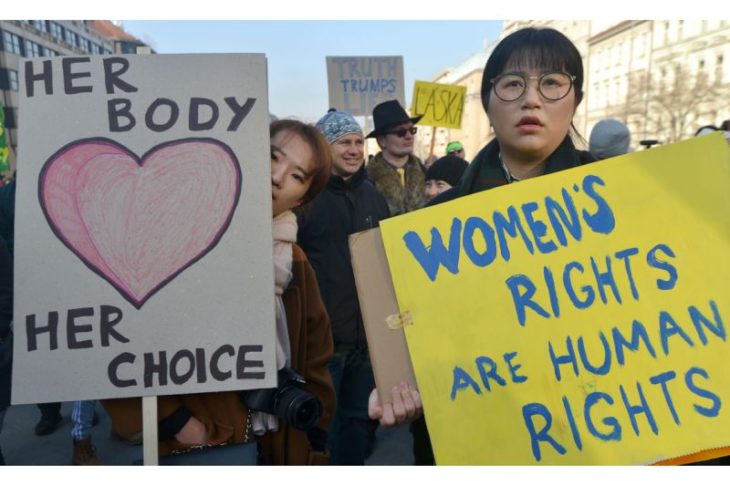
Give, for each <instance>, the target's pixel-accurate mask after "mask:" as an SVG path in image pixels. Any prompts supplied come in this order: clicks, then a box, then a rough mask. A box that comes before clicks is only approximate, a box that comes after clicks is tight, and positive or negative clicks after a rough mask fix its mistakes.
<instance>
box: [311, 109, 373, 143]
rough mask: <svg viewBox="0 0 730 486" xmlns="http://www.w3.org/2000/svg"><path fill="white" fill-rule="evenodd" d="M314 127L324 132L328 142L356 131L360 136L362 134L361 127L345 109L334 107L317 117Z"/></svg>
mask: <svg viewBox="0 0 730 486" xmlns="http://www.w3.org/2000/svg"><path fill="white" fill-rule="evenodd" d="M316 127H317V128H319V131H321V132H322V133H323V134H324V136H325V137H326V138H327V141H328V142H329V143H330V144H332V143H334V142H335V141H336V140H337V139H339V138H342V137H344V136H345V135H347V134H349V133H357V134H359V135H360V136H362V134H363V133H362V128H360V125H358V123H357V122H356V121H355V119H354V118H353V117H352V115H350V114H349V113H347V112H346V111H337V110H336V109H334V108H330V110H329V111H328V112H327V114H326V115H325V116H323V117H322V118H320V119H319V121H318V122H317V124H316Z"/></svg>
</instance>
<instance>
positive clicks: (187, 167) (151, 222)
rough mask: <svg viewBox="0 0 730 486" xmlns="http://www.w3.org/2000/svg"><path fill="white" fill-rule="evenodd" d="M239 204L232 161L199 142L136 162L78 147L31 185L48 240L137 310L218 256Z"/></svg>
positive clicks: (116, 148) (108, 143)
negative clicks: (72, 255)
mask: <svg viewBox="0 0 730 486" xmlns="http://www.w3.org/2000/svg"><path fill="white" fill-rule="evenodd" d="M240 194H241V169H240V167H239V164H238V160H237V159H236V156H235V155H234V153H233V151H232V150H231V149H230V148H229V147H228V146H227V145H225V144H223V143H222V142H220V141H217V140H213V139H207V138H191V139H184V140H176V141H173V142H168V143H163V144H160V145H158V146H156V147H154V148H152V149H151V150H150V151H149V152H147V153H146V154H145V155H144V156H142V157H141V158H138V157H137V156H136V155H135V154H134V153H132V152H130V151H129V150H128V149H127V148H126V147H124V146H122V145H120V144H118V143H117V142H114V141H112V140H109V139H104V138H93V139H85V140H78V141H75V142H72V143H70V144H68V145H66V146H65V147H63V148H62V149H60V150H59V151H58V152H56V153H55V154H54V155H53V156H51V158H49V159H48V161H47V162H46V163H45V165H44V166H43V169H42V170H41V174H40V177H39V183H38V196H39V199H40V204H41V207H42V209H43V213H44V214H45V216H46V219H47V220H48V224H49V225H50V227H51V229H52V230H53V232H54V233H55V234H56V236H57V237H58V238H59V239H60V240H61V241H62V242H63V244H64V245H66V246H67V247H68V248H69V249H70V250H71V251H72V252H74V253H75V254H76V255H77V256H78V257H79V258H81V260H82V261H83V262H84V263H85V264H86V265H87V266H88V267H89V268H90V269H91V270H92V271H94V272H95V273H97V274H98V275H100V276H101V277H103V278H104V279H106V280H107V281H108V282H109V283H110V284H112V285H113V286H114V288H116V289H117V290H118V291H119V293H121V294H122V296H123V297H124V298H125V299H127V301H129V302H130V303H131V304H132V305H134V306H135V307H136V308H137V309H140V308H141V307H142V305H144V303H145V302H146V301H147V299H149V298H150V297H151V296H152V295H153V294H155V293H156V292H157V291H158V290H160V289H161V288H163V287H164V286H165V285H166V284H167V283H168V282H170V281H171V280H173V279H174V278H175V277H176V276H177V275H178V274H180V272H182V271H183V270H185V269H186V268H188V267H189V266H190V265H192V264H193V263H195V262H196V261H198V260H200V259H201V258H202V257H203V256H205V255H206V254H207V253H208V252H209V251H211V250H212V249H213V248H214V247H215V246H216V244H217V243H218V241H219V240H220V239H221V237H222V236H223V234H224V233H225V232H226V230H227V229H228V225H229V224H230V222H231V219H232V218H233V213H234V211H235V209H236V206H237V205H238V199H239V197H240Z"/></svg>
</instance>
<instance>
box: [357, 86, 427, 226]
mask: <svg viewBox="0 0 730 486" xmlns="http://www.w3.org/2000/svg"><path fill="white" fill-rule="evenodd" d="M420 119H421V116H417V117H413V118H411V117H409V116H408V113H406V110H404V109H403V107H402V106H401V105H400V103H398V101H397V100H390V101H385V102H383V103H380V104H379V105H377V106H375V108H373V122H374V124H375V129H374V130H373V131H372V132H370V133H369V134H368V136H367V138H373V137H374V138H375V140H376V141H377V142H378V146H380V149H381V152H379V153H378V154H377V155H376V156H375V157H374V158H373V159H372V160H371V161H370V162H368V165H367V172H368V178H370V180H371V181H373V182H374V183H375V186H376V187H377V188H378V190H379V191H380V192H381V193H382V194H383V196H385V199H386V200H387V201H388V208H389V209H390V214H391V216H396V215H398V214H403V213H407V212H409V211H413V210H414V209H418V208H420V207H422V206H423V204H424V203H425V202H426V198H425V195H424V188H425V185H426V179H425V172H424V169H423V165H422V164H421V161H420V160H419V159H418V157H416V156H414V155H413V143H414V141H415V135H416V131H417V130H418V129H417V127H416V126H415V125H416V123H418V120H420Z"/></svg>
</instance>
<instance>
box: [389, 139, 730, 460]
mask: <svg viewBox="0 0 730 486" xmlns="http://www.w3.org/2000/svg"><path fill="white" fill-rule="evenodd" d="M728 187H730V150H728V146H727V144H726V142H725V141H724V140H723V138H722V137H721V136H720V135H718V136H706V137H701V138H697V139H694V140H690V141H687V142H682V143H679V144H675V145H671V146H667V147H662V148H655V149H652V150H648V151H642V152H636V153H633V154H630V155H626V156H622V157H617V158H614V159H610V160H606V161H602V162H597V163H594V164H589V165H586V166H583V167H580V168H576V169H571V170H568V171H564V172H559V173H555V174H551V175H546V176H543V177H538V178H535V179H529V180H525V181H522V182H520V183H517V184H510V185H508V186H504V187H500V188H497V189H493V190H490V191H486V192H481V193H477V194H474V195H471V196H468V197H463V198H460V199H457V200H455V201H452V202H450V203H447V204H442V205H439V206H435V207H432V208H428V209H425V210H420V211H416V212H414V213H409V214H407V215H404V216H399V217H397V218H392V219H388V220H386V221H383V222H382V223H381V230H382V233H383V240H384V245H385V250H386V253H387V256H388V262H389V266H390V270H391V273H392V275H393V283H394V287H395V291H396V295H397V298H398V305H399V309H400V312H410V314H411V316H412V322H413V324H412V325H410V326H406V327H405V331H406V338H407V341H408V348H409V352H410V355H411V358H412V360H413V364H414V370H415V373H416V377H417V379H418V385H419V387H420V391H421V394H422V396H423V401H424V410H425V413H426V419H427V422H428V428H429V432H430V434H431V438H432V441H433V446H434V452H435V457H436V461H437V463H439V464H643V463H651V462H655V461H659V460H662V459H666V458H672V457H678V456H683V455H685V454H689V453H692V452H695V451H698V450H703V449H712V448H717V447H723V446H728V445H730V374H729V373H728V372H727V362H728V351H730V342H728V337H727V332H728V324H730V294H728V284H727V282H728V275H730V256H729V255H730V254H729V253H728V249H730V191H728Z"/></svg>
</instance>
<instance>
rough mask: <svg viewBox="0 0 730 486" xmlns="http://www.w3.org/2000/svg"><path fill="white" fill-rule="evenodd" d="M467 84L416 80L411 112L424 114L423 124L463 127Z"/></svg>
mask: <svg viewBox="0 0 730 486" xmlns="http://www.w3.org/2000/svg"><path fill="white" fill-rule="evenodd" d="M465 99H466V86H456V85H452V84H439V83H427V82H425V81H416V83H415V84H414V86H413V102H412V105H411V113H412V114H413V115H414V116H415V115H423V118H421V121H420V123H421V125H431V126H434V127H446V128H461V117H462V115H463V114H464V100H465Z"/></svg>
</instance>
